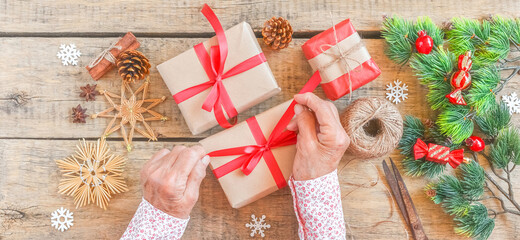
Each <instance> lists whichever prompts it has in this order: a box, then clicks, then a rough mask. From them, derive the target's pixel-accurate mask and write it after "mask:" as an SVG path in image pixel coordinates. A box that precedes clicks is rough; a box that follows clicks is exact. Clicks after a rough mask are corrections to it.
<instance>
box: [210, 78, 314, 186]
mask: <svg viewBox="0 0 520 240" xmlns="http://www.w3.org/2000/svg"><path fill="white" fill-rule="evenodd" d="M320 82H321V77H320V74H319V72H317V71H316V72H315V73H314V74H313V75H312V77H311V78H310V80H309V81H308V82H307V83H306V84H305V86H304V87H303V89H302V90H301V91H300V94H301V93H306V92H312V91H313V90H314V89H315V88H316V87H317V86H318V85H319V83H320ZM295 105H296V102H295V101H294V100H293V101H292V102H291V103H290V104H289V107H288V108H287V110H286V111H285V112H284V114H283V115H282V117H281V118H280V120H279V121H278V123H277V124H276V125H275V127H274V129H273V130H272V132H271V134H270V135H269V137H268V138H267V139H266V138H265V136H264V134H263V132H262V129H261V128H260V125H259V124H258V121H257V120H256V118H255V117H251V118H249V119H247V120H246V123H247V125H248V127H249V129H250V130H251V134H252V135H253V137H254V139H255V142H256V143H257V144H256V145H247V146H241V147H233V148H227V149H221V150H216V151H212V152H210V153H208V155H209V156H210V157H224V156H238V157H237V158H235V159H233V160H231V161H229V162H227V163H225V164H223V165H221V166H219V167H217V168H214V169H213V173H214V174H215V177H217V178H221V177H223V176H225V175H226V174H228V173H230V172H232V171H235V170H236V169H239V168H240V169H241V171H242V172H243V173H244V174H245V175H249V174H250V173H251V172H252V171H253V170H254V169H255V167H256V166H257V165H258V163H259V162H260V160H261V159H262V158H264V161H265V163H266V165H267V167H268V168H269V171H270V172H271V175H272V176H273V179H274V180H275V182H276V185H277V187H278V188H283V187H284V186H286V185H287V182H286V181H285V177H284V176H283V173H282V171H281V170H280V167H279V166H278V163H277V162H276V159H275V157H274V155H273V153H272V150H273V149H275V148H279V147H284V146H289V145H294V144H296V141H297V135H296V133H295V132H293V131H289V130H287V129H286V127H287V125H288V124H289V122H290V121H291V119H292V118H293V116H294V106H295Z"/></svg>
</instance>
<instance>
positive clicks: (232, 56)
mask: <svg viewBox="0 0 520 240" xmlns="http://www.w3.org/2000/svg"><path fill="white" fill-rule="evenodd" d="M225 35H226V39H227V42H228V48H229V52H228V56H227V59H226V64H225V67H224V71H228V70H229V69H231V68H232V67H234V66H236V65H237V64H239V63H241V62H243V61H245V60H247V59H248V58H251V57H253V56H255V55H257V54H259V53H261V52H262V50H261V48H260V45H259V44H258V41H257V39H256V37H255V35H254V33H253V30H252V29H251V26H250V25H249V24H247V23H245V22H242V23H240V24H238V25H235V26H234V27H232V28H230V29H228V30H226V31H225ZM203 44H204V47H205V48H206V50H208V51H209V48H210V47H211V46H213V45H217V39H216V37H213V38H211V39H209V40H207V41H205V42H204V43H203ZM157 70H159V73H160V74H161V76H162V78H163V79H164V82H165V83H166V85H167V86H168V89H169V90H170V92H171V93H172V95H174V94H176V93H178V92H180V91H182V90H185V89H187V88H189V87H192V86H195V85H198V84H201V83H204V82H206V81H208V76H207V75H206V72H205V71H204V69H203V67H202V65H201V64H200V62H199V59H198V58H197V54H196V53H195V50H194V49H193V48H190V49H189V50H187V51H186V52H183V53H181V54H179V55H178V56H176V57H174V58H172V59H170V60H168V61H166V62H164V63H162V64H159V65H158V66H157ZM222 82H223V84H224V86H225V88H226V90H227V92H228V94H229V96H230V98H231V101H232V102H233V104H234V106H235V108H236V109H237V111H238V112H239V113H240V112H243V111H245V110H247V109H249V108H251V107H253V106H254V105H256V104H258V103H260V102H263V101H265V100H267V99H268V98H270V97H272V96H273V95H275V94H277V93H278V92H280V88H279V87H278V84H277V83H276V80H275V79H274V76H273V74H272V72H271V69H270V68H269V65H268V64H267V62H265V63H262V64H260V65H258V66H256V67H254V68H252V69H250V70H247V71H245V72H243V73H240V74H238V75H235V76H233V77H229V78H226V79H224V80H222ZM209 91H210V88H208V89H206V90H205V91H203V92H201V93H199V94H197V95H195V96H193V97H191V98H190V99H187V100H185V101H184V102H182V103H180V104H179V105H178V106H179V109H180V110H181V112H182V115H183V116H184V119H185V120H186V123H187V124H188V127H189V129H190V131H191V132H192V133H193V134H194V135H197V134H199V133H202V132H204V131H206V130H208V129H210V128H212V127H214V126H216V125H218V123H217V120H216V119H215V116H214V114H213V112H207V111H205V110H203V109H202V104H203V103H204V100H205V99H206V97H207V96H208V93H209Z"/></svg>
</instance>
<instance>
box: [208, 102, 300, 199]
mask: <svg viewBox="0 0 520 240" xmlns="http://www.w3.org/2000/svg"><path fill="white" fill-rule="evenodd" d="M290 103H291V101H288V102H285V103H283V104H280V105H278V106H276V107H274V108H271V109H269V110H267V111H265V112H263V113H261V114H258V115H256V116H255V117H253V118H250V119H248V120H247V121H244V122H241V123H239V124H237V125H235V126H234V127H232V128H230V129H226V130H224V131H222V132H220V133H217V134H215V135H212V136H210V137H208V138H206V139H203V140H202V141H200V144H201V145H202V146H203V147H204V149H205V150H206V151H207V152H213V151H218V150H221V149H229V148H236V147H241V146H247V145H257V144H259V142H261V141H262V137H261V136H258V135H257V136H255V135H254V133H253V132H255V130H256V133H257V134H258V133H260V135H262V134H263V137H264V138H265V139H269V136H270V135H271V132H272V131H273V129H274V128H275V125H276V124H277V123H278V120H280V118H281V116H282V115H283V114H284V112H285V111H286V110H287V109H288V107H289V105H290ZM260 131H261V132H260ZM294 141H295V140H294ZM270 152H272V156H270V158H271V161H268V162H266V159H265V158H266V155H268V154H265V153H264V155H263V157H262V158H261V159H260V161H259V162H258V164H257V165H256V167H255V168H254V169H253V170H252V171H251V172H250V173H249V175H246V174H244V172H243V171H242V169H241V168H236V169H235V170H233V171H230V172H227V171H224V173H222V172H220V173H218V171H220V170H221V169H222V166H224V165H225V164H229V163H231V162H232V161H233V160H235V159H236V158H237V156H236V155H234V156H221V157H211V162H210V167H211V168H212V169H213V171H214V173H215V176H217V178H218V181H219V182H220V185H221V186H222V188H223V190H224V193H225V194H226V197H227V199H228V200H229V203H230V204H231V206H232V207H233V208H240V207H242V206H245V205H247V204H249V203H252V202H254V201H256V200H258V199H260V198H263V197H265V196H267V195H269V194H270V193H272V192H274V191H276V190H278V189H279V188H281V187H284V186H285V184H286V182H287V180H288V179H289V177H290V176H291V174H292V165H293V161H294V156H295V154H296V145H294V144H291V145H287V146H280V147H276V148H271V149H270ZM272 157H274V163H273V161H272V160H273V158H272ZM231 165H232V164H231ZM275 165H277V166H275ZM219 168H220V170H217V169H219ZM277 168H278V169H277ZM220 175H223V176H220ZM276 175H278V182H277V181H275V176H276Z"/></svg>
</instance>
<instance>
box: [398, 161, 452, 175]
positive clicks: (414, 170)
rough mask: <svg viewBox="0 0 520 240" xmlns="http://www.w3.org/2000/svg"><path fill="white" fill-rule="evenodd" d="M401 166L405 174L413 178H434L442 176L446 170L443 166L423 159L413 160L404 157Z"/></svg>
mask: <svg viewBox="0 0 520 240" xmlns="http://www.w3.org/2000/svg"><path fill="white" fill-rule="evenodd" d="M402 164H403V167H404V169H405V170H406V174H407V175H409V176H413V177H420V176H426V177H427V178H434V177H436V176H439V175H440V174H442V173H443V172H444V170H445V169H446V166H445V165H442V164H438V163H435V162H430V161H426V160H424V159H417V160H415V158H414V157H413V156H410V157H405V159H403V161H402Z"/></svg>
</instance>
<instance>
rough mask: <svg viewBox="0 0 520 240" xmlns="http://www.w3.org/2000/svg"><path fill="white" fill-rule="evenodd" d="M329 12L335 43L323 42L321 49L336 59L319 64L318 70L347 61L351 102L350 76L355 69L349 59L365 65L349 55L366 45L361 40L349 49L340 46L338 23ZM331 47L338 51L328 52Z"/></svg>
mask: <svg viewBox="0 0 520 240" xmlns="http://www.w3.org/2000/svg"><path fill="white" fill-rule="evenodd" d="M329 14H330V22H331V24H332V30H333V31H334V40H335V44H334V45H331V44H326V43H325V44H322V45H321V46H320V50H321V52H322V54H325V55H328V56H332V57H334V60H333V61H331V62H329V63H326V64H323V65H321V66H318V71H320V72H322V71H324V70H326V69H327V68H329V67H330V66H333V65H334V64H336V63H338V62H340V61H343V62H344V63H345V68H346V70H347V75H348V87H349V102H350V101H352V78H351V76H350V72H351V71H353V68H352V67H351V66H350V64H349V63H348V60H351V61H353V62H356V63H358V64H359V66H361V68H363V65H362V64H361V62H359V61H358V60H357V59H355V58H351V57H349V55H351V54H352V52H354V51H356V50H358V49H360V48H362V47H364V45H363V43H362V42H361V41H360V42H358V43H356V44H355V45H354V46H352V47H351V48H349V49H348V50H344V49H343V48H341V47H340V46H338V43H339V41H338V34H337V32H336V25H335V24H334V20H333V19H332V12H329ZM324 48H327V49H324ZM331 48H332V49H336V52H337V53H327V52H326V51H327V50H328V49H331Z"/></svg>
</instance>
